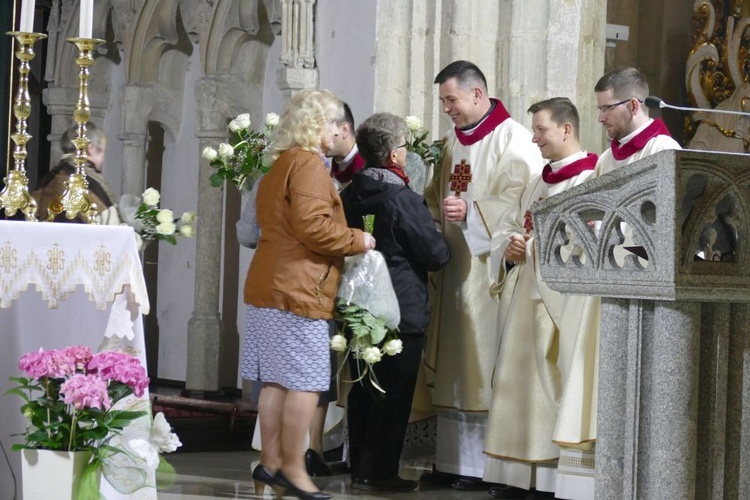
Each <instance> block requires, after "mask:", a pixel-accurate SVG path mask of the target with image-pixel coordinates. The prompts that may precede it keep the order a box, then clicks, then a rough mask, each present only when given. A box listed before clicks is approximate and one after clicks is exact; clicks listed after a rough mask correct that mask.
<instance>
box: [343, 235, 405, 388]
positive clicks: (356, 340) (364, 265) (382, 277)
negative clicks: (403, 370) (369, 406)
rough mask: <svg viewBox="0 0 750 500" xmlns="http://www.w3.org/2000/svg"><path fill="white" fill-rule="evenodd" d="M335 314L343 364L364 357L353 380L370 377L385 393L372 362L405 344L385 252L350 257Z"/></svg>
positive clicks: (393, 353) (345, 266)
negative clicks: (399, 327) (401, 336)
mask: <svg viewBox="0 0 750 500" xmlns="http://www.w3.org/2000/svg"><path fill="white" fill-rule="evenodd" d="M368 222H369V224H371V221H366V223H365V226H367V225H368ZM366 230H367V228H366ZM368 232H371V229H370V231H368ZM334 316H335V318H336V321H337V322H338V323H339V324H340V325H341V333H339V334H337V335H334V337H333V338H332V339H331V349H333V350H334V351H338V352H344V353H346V355H345V357H344V362H343V363H342V366H343V365H344V364H345V363H346V359H347V358H348V357H349V356H353V357H354V358H355V359H361V360H362V361H364V363H365V369H364V370H363V371H362V372H360V373H356V374H352V376H353V377H354V376H356V378H355V379H354V380H353V382H359V381H362V380H363V379H364V378H365V377H366V376H367V377H369V379H370V382H371V383H372V384H373V386H374V387H375V388H376V389H378V390H379V391H381V392H385V391H384V390H383V389H382V388H381V387H380V384H379V383H378V380H377V377H376V376H375V373H374V372H373V370H372V365H373V364H374V363H377V362H378V361H380V359H381V358H382V356H383V355H390V356H394V355H396V354H398V353H400V352H401V350H402V343H401V340H399V339H398V335H397V332H398V325H399V323H400V322H401V311H400V309H399V305H398V299H397V297H396V293H395V292H394V290H393V284H392V283H391V276H390V274H389V273H388V266H387V265H386V262H385V258H384V257H383V254H381V253H380V252H378V251H376V250H371V251H369V252H367V253H365V254H361V255H355V256H353V257H347V258H346V261H345V263H344V270H343V273H342V276H341V284H340V285H339V291H338V299H337V302H336V309H335V311H334Z"/></svg>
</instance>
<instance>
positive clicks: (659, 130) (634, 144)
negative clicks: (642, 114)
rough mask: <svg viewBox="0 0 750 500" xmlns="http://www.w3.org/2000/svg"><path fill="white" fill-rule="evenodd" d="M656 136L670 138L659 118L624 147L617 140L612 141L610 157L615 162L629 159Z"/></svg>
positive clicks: (667, 130) (670, 135)
mask: <svg viewBox="0 0 750 500" xmlns="http://www.w3.org/2000/svg"><path fill="white" fill-rule="evenodd" d="M657 135H666V136H668V137H672V134H670V133H669V129H667V126H666V125H664V122H663V121H661V118H656V119H655V120H654V121H653V122H651V123H650V124H649V126H648V127H646V128H644V129H643V130H642V131H641V132H640V133H639V134H638V135H636V136H635V137H633V138H632V139H631V140H630V141H628V143H627V144H625V145H624V146H621V145H620V142H619V141H618V140H617V139H613V140H612V156H614V158H615V160H617V161H620V160H624V159H625V158H629V157H630V156H632V155H633V154H635V153H637V152H638V151H640V150H641V149H643V148H644V147H645V146H646V144H647V143H648V141H650V140H651V139H653V138H654V137H656V136H657Z"/></svg>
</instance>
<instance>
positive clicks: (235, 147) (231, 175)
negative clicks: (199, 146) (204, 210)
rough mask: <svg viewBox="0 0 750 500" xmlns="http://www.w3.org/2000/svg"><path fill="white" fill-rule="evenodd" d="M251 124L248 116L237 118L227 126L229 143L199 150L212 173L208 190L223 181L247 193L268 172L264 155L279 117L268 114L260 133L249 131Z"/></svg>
mask: <svg viewBox="0 0 750 500" xmlns="http://www.w3.org/2000/svg"><path fill="white" fill-rule="evenodd" d="M251 124H252V123H251V121H250V114H249V113H243V114H241V115H239V116H237V117H236V118H235V119H234V120H232V121H231V122H229V125H228V128H229V131H230V132H232V134H233V137H232V138H231V139H230V141H229V142H222V143H221V144H219V147H218V150H217V149H214V148H212V147H206V148H204V149H203V152H202V153H201V156H202V157H203V158H204V159H206V160H208V161H209V164H210V165H211V166H212V167H214V168H215V169H216V172H215V173H213V174H211V185H212V186H214V187H218V186H221V185H222V184H223V183H224V181H227V182H230V183H232V184H234V185H235V186H237V188H239V189H240V191H242V192H249V191H250V188H252V185H253V182H254V181H255V180H256V179H257V178H258V177H259V176H260V175H262V174H265V173H267V172H268V169H269V168H270V165H268V164H267V162H266V160H265V154H266V153H267V152H268V147H269V145H270V143H271V141H270V138H269V137H270V135H271V131H272V130H273V128H274V127H275V126H276V125H278V124H279V115H277V114H276V113H268V114H267V115H266V119H265V123H264V125H263V130H262V131H261V132H256V131H254V130H251V129H250V125H251Z"/></svg>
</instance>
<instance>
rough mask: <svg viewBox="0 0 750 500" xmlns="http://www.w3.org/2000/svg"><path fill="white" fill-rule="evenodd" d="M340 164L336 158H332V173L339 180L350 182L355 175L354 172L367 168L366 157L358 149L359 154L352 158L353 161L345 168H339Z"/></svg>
mask: <svg viewBox="0 0 750 500" xmlns="http://www.w3.org/2000/svg"><path fill="white" fill-rule="evenodd" d="M338 165H339V164H338V162H337V161H336V160H334V159H331V174H333V177H334V178H335V179H336V180H337V181H339V182H342V183H343V182H349V181H351V180H352V177H354V174H356V173H357V172H359V171H360V170H362V169H363V168H365V159H364V158H362V155H360V154H359V151H357V154H355V155H354V158H352V162H351V163H350V164H349V166H348V167H347V168H346V169H345V170H338Z"/></svg>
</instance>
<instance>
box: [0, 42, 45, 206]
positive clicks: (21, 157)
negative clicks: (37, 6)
mask: <svg viewBox="0 0 750 500" xmlns="http://www.w3.org/2000/svg"><path fill="white" fill-rule="evenodd" d="M6 34H7V35H9V36H12V37H14V38H15V39H16V41H17V42H18V49H17V50H16V51H15V55H16V59H18V61H19V65H18V75H19V76H18V90H17V92H16V96H15V99H14V100H13V116H15V118H16V133H14V134H11V136H10V137H11V139H13V143H14V144H15V147H14V149H13V168H12V169H11V170H10V171H9V172H8V175H7V176H6V177H5V188H4V189H3V190H2V192H0V210H5V215H7V216H13V215H15V214H16V212H18V211H19V210H20V211H21V212H23V213H24V215H25V216H26V220H28V221H36V210H37V203H36V201H35V200H34V198H33V197H32V196H31V195H30V194H29V179H28V177H26V158H27V157H28V151H27V150H26V144H28V142H29V140H30V139H31V135H29V133H28V132H27V130H28V125H27V123H26V120H28V118H29V116H31V98H30V97H29V72H30V71H31V65H30V62H31V60H32V59H34V55H35V54H34V44H35V43H36V42H37V41H38V40H42V39H44V38H47V35H45V34H43V33H29V32H25V31H7V32H6Z"/></svg>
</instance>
